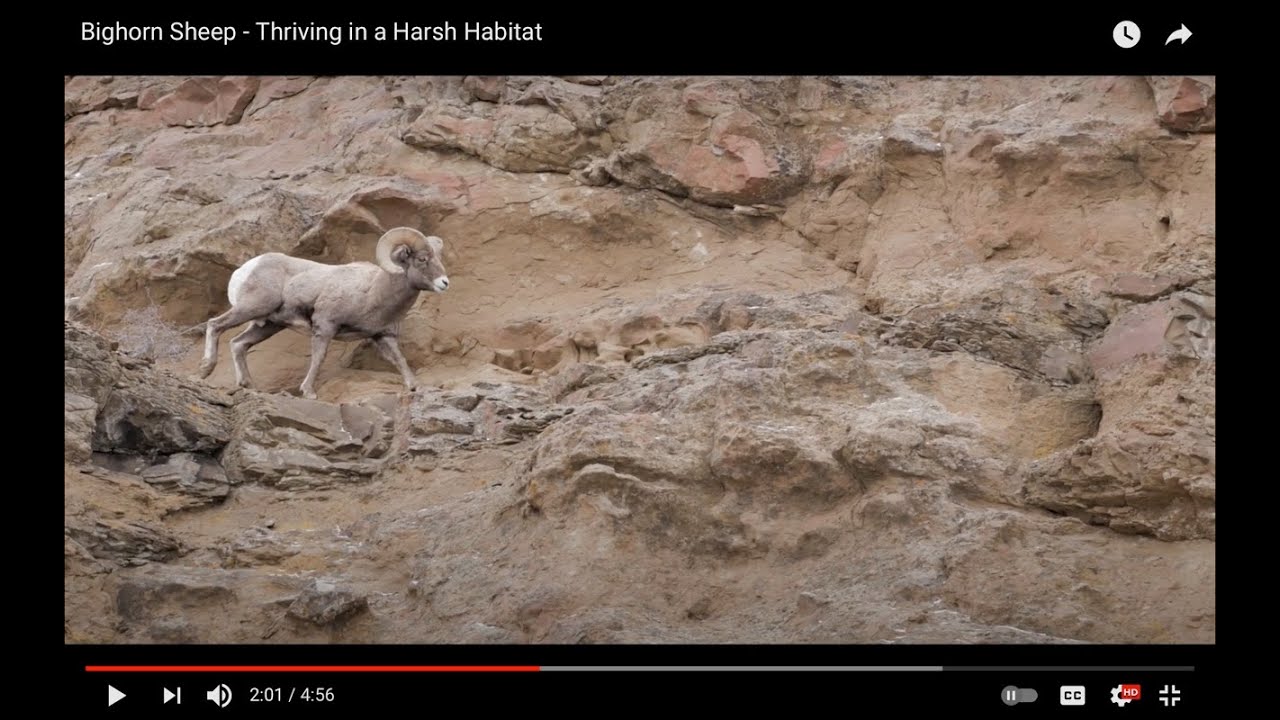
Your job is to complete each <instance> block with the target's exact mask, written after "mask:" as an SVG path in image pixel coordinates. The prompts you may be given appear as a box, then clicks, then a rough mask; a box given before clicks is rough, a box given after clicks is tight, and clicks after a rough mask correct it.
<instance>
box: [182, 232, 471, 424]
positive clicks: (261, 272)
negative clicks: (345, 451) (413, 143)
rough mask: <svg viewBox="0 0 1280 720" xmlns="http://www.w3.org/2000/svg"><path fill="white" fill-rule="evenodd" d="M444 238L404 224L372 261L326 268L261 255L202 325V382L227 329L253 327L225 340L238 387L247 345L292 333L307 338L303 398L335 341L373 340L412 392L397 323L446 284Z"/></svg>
mask: <svg viewBox="0 0 1280 720" xmlns="http://www.w3.org/2000/svg"><path fill="white" fill-rule="evenodd" d="M443 251H444V241H443V240H441V239H440V238H438V237H434V236H432V237H427V236H425V235H423V234H422V233H420V232H418V231H417V230H414V229H412V228H407V227H398V228H393V229H391V230H388V231H387V232H386V233H384V234H383V236H382V237H381V238H380V239H379V240H378V246H377V250H376V253H375V257H376V259H377V264H376V265H375V264H374V263H370V262H363V261H361V262H353V263H347V264H345V265H326V264H324V263H319V262H315V261H314V260H306V259H303V258H296V257H290V256H288V255H285V254H283V253H266V254H264V255H259V256H257V257H255V258H253V259H251V260H249V261H248V262H246V263H245V264H244V265H241V266H240V268H239V269H237V270H236V271H235V272H234V273H232V274H231V280H230V282H228V283H227V299H229V300H230V301H231V309H230V310H228V311H226V312H225V313H223V314H221V315H218V316H217V317H215V318H213V319H211V320H209V322H208V323H206V325H205V339H204V361H203V362H202V363H201V364H200V377H201V378H207V377H209V374H210V373H212V372H213V368H214V366H216V365H217V363H218V338H219V337H220V336H221V335H222V333H223V332H224V331H226V330H228V329H230V328H233V327H235V326H237V325H240V324H242V323H245V322H250V321H252V324H251V325H250V326H249V327H248V328H247V329H246V330H245V331H244V332H242V333H240V334H239V335H237V336H236V337H235V339H234V340H232V341H231V358H232V360H233V361H234V363H235V372H236V385H238V386H240V387H243V388H251V387H252V383H251V381H250V379H249V367H248V365H247V363H246V362H245V355H246V354H247V353H248V352H249V348H251V347H253V346H254V345H257V344H258V343H260V342H262V341H263V340H266V339H267V338H269V337H271V336H272V335H275V334H276V333H278V332H280V331H281V330H284V329H285V328H291V329H293V330H296V331H299V332H303V333H307V334H309V335H311V366H310V368H308V370H307V376H306V378H305V379H303V381H302V385H301V388H300V389H301V391H302V396H303V397H305V398H308V399H312V400H314V399H315V397H316V393H315V383H316V374H317V372H318V371H319V370H320V363H322V362H323V361H324V357H325V353H326V352H328V350H329V343H330V342H331V341H333V340H344V341H346V340H365V339H372V340H373V341H374V344H375V346H376V347H377V349H378V352H379V354H381V355H382V357H383V358H385V359H386V360H387V361H388V362H390V363H391V364H392V365H394V366H395V367H396V368H397V369H398V370H399V371H400V374H401V376H402V377H403V379H404V384H405V387H406V388H407V389H408V390H409V391H410V392H413V390H414V389H415V387H416V384H415V382H414V376H413V371H412V370H411V369H410V368H409V363H408V362H407V361H406V360H405V359H404V355H403V354H401V352H400V345H399V342H398V340H397V338H396V336H397V333H398V331H399V327H400V321H401V320H402V319H403V318H404V316H405V313H407V312H408V311H409V308H410V307H412V306H413V303H414V301H416V300H417V299H418V293H419V292H422V291H428V292H434V293H442V292H444V291H445V290H446V289H447V288H448V287H449V278H448V277H447V276H446V275H445V270H444V265H443V263H442V262H441V255H442V253H443Z"/></svg>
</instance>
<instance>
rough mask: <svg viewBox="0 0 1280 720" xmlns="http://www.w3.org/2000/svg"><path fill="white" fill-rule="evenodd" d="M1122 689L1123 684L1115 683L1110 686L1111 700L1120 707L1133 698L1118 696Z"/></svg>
mask: <svg viewBox="0 0 1280 720" xmlns="http://www.w3.org/2000/svg"><path fill="white" fill-rule="evenodd" d="M1123 689H1124V686H1123V685H1117V686H1115V687H1113V688H1111V702H1113V703H1115V704H1116V705H1119V706H1120V707H1124V706H1125V705H1128V704H1129V703H1131V702H1133V698H1122V697H1120V691H1121V690H1123Z"/></svg>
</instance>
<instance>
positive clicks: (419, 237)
mask: <svg viewBox="0 0 1280 720" xmlns="http://www.w3.org/2000/svg"><path fill="white" fill-rule="evenodd" d="M401 245H408V246H409V248H410V249H411V250H413V251H414V252H415V253H429V252H431V245H430V243H428V242H427V236H426V235H423V234H422V233H420V232H418V231H417V230H414V229H413V228H407V227H398V228H392V229H390V230H388V231H386V232H385V233H383V234H382V237H381V238H379V239H378V249H377V251H376V253H375V255H376V257H377V260H378V265H379V266H381V267H382V269H383V270H386V271H387V272H392V273H401V272H404V268H402V267H400V266H399V265H396V263H395V261H394V260H392V259H391V252H392V251H393V250H395V249H396V248H397V247H399V246H401Z"/></svg>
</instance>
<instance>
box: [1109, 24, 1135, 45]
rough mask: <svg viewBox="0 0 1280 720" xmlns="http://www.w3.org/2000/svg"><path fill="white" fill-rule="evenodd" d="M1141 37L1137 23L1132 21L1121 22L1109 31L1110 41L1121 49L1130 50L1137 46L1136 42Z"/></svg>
mask: <svg viewBox="0 0 1280 720" xmlns="http://www.w3.org/2000/svg"><path fill="white" fill-rule="evenodd" d="M1141 37H1142V31H1140V30H1138V25H1137V23H1135V22H1133V21H1132V20H1122V21H1121V22H1120V23H1119V24H1117V25H1116V27H1115V29H1114V30H1112V31H1111V39H1113V40H1115V41H1116V44H1117V45H1119V46H1120V47H1122V48H1131V47H1133V46H1134V45H1137V44H1138V40H1139V39H1140V38H1141Z"/></svg>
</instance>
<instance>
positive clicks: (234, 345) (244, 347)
mask: <svg viewBox="0 0 1280 720" xmlns="http://www.w3.org/2000/svg"><path fill="white" fill-rule="evenodd" d="M283 329H284V325H277V324H275V323H266V324H265V325H258V324H257V323H254V324H253V325H250V326H249V327H248V328H246V329H245V331H244V332H242V333H240V334H239V335H237V336H235V339H233V340H232V341H231V359H232V361H234V362H235V369H236V385H237V386H238V387H242V388H252V387H253V380H251V379H250V378H249V361H248V357H247V356H248V353H249V349H250V348H252V347H253V346H254V345H257V344H258V343H260V342H262V341H263V340H266V339H267V338H269V337H271V336H272V335H275V334H276V333H278V332H280V331H281V330H283Z"/></svg>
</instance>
